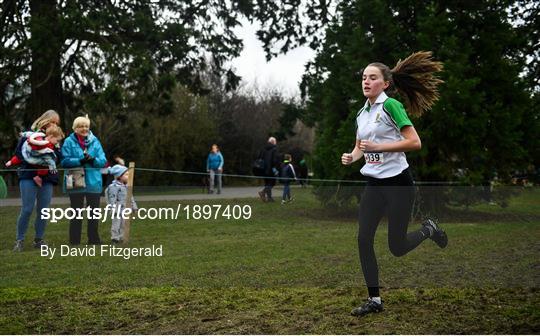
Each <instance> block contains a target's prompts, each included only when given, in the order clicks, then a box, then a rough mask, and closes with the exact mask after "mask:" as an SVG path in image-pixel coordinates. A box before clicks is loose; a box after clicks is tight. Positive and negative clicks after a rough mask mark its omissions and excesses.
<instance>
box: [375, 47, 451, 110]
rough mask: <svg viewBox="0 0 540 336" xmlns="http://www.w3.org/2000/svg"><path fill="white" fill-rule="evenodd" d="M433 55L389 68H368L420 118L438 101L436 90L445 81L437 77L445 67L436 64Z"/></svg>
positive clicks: (413, 56)
mask: <svg viewBox="0 0 540 336" xmlns="http://www.w3.org/2000/svg"><path fill="white" fill-rule="evenodd" d="M431 56H432V53H431V51H419V52H416V53H413V54H411V55H410V56H409V57H407V58H405V59H404V60H403V61H402V60H399V61H398V62H397V64H396V66H395V67H394V68H393V69H392V70H390V68H389V67H388V66H387V65H385V64H383V63H371V64H369V65H368V66H373V67H376V68H378V69H379V70H380V71H381V73H382V75H383V78H384V80H385V81H388V82H390V88H392V86H393V87H395V89H396V90H397V92H398V93H399V95H400V96H401V98H403V100H404V103H405V106H406V107H407V109H408V110H409V112H410V113H411V114H412V115H416V116H420V115H422V113H424V111H426V110H428V109H430V108H431V106H433V104H435V102H436V101H437V100H438V99H439V90H438V88H437V86H439V84H441V83H443V80H441V79H440V78H438V77H437V76H435V73H437V72H440V71H442V69H443V64H442V63H441V62H437V61H434V60H433V59H432V58H431Z"/></svg>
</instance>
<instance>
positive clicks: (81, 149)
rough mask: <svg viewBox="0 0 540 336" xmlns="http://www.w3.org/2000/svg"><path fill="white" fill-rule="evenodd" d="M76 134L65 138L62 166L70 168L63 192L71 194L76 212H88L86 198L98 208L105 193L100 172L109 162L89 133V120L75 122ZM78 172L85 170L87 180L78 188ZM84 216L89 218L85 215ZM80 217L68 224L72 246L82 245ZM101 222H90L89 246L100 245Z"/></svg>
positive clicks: (91, 205)
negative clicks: (75, 181)
mask: <svg viewBox="0 0 540 336" xmlns="http://www.w3.org/2000/svg"><path fill="white" fill-rule="evenodd" d="M73 131H74V133H71V134H70V135H69V136H68V137H67V138H66V140H65V141H64V144H63V146H62V166H63V167H64V168H67V169H66V172H65V175H64V192H67V193H68V195H69V200H70V204H71V208H73V209H82V208H85V206H84V199H85V198H86V204H87V206H88V207H90V208H91V209H93V208H99V198H100V196H101V191H102V181H101V171H100V168H103V167H104V166H105V162H106V161H107V160H106V158H105V153H104V152H103V148H102V147H101V143H100V142H99V140H98V138H96V137H95V136H94V135H93V134H92V132H91V131H90V119H88V117H77V118H75V120H74V121H73ZM70 168H71V169H70ZM77 168H79V169H78V170H79V171H80V170H81V168H82V169H83V170H84V176H83V177H82V178H81V180H82V179H84V183H78V186H77V185H76V184H77V183H74V181H73V179H74V178H75V175H76V173H75V171H76V170H77ZM67 183H69V186H68V185H66V184H67ZM73 184H75V185H73ZM81 184H82V185H83V186H81ZM83 214H86V211H85V212H83ZM77 217H79V216H76V217H75V218H74V219H72V220H70V222H69V242H70V244H72V245H78V244H80V243H81V225H82V220H81V219H77ZM98 222H99V220H98V218H91V217H89V218H88V229H87V232H88V244H101V239H99V232H98Z"/></svg>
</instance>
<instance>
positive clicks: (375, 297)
mask: <svg viewBox="0 0 540 336" xmlns="http://www.w3.org/2000/svg"><path fill="white" fill-rule="evenodd" d="M370 299H371V301H375V302H377V303H378V304H381V302H382V301H381V297H380V296H373V297H370Z"/></svg>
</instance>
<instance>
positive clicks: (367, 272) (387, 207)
mask: <svg viewBox="0 0 540 336" xmlns="http://www.w3.org/2000/svg"><path fill="white" fill-rule="evenodd" d="M414 193H415V190H414V182H413V179H412V176H411V174H410V172H409V170H408V169H405V170H404V171H403V172H402V173H401V174H399V175H397V176H394V177H390V178H385V179H376V178H371V177H368V184H367V186H366V188H365V190H364V193H363V194H362V199H361V201H360V211H359V220H358V222H359V229H358V251H359V254H360V264H361V265H362V272H363V273H364V279H365V280H366V285H367V286H368V290H369V295H370V296H379V269H378V266H377V259H376V258H375V250H374V249H373V239H374V237H375V231H376V230H377V226H378V225H379V222H380V220H381V218H382V217H383V215H384V214H385V211H386V213H387V215H388V245H389V247H390V252H392V254H393V255H395V256H396V257H400V256H403V255H405V254H407V252H409V251H411V250H413V249H414V248H415V247H416V246H418V245H419V244H420V243H421V242H422V241H423V240H424V239H426V238H427V235H425V234H424V233H423V232H422V231H420V230H418V231H413V232H410V233H407V227H408V225H409V218H410V216H411V212H412V207H413V202H414Z"/></svg>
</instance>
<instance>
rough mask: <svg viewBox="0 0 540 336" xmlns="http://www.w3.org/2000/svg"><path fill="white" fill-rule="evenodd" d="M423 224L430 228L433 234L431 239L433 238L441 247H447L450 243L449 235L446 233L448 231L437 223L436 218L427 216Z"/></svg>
mask: <svg viewBox="0 0 540 336" xmlns="http://www.w3.org/2000/svg"><path fill="white" fill-rule="evenodd" d="M422 226H425V227H428V228H430V231H431V232H432V234H431V236H430V237H429V239H431V240H433V241H434V242H435V243H436V244H437V245H439V247H440V248H445V247H446V245H448V236H447V235H446V232H444V230H443V229H441V228H440V227H439V225H437V220H436V219H432V218H427V219H426V220H424V222H423V223H422Z"/></svg>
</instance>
